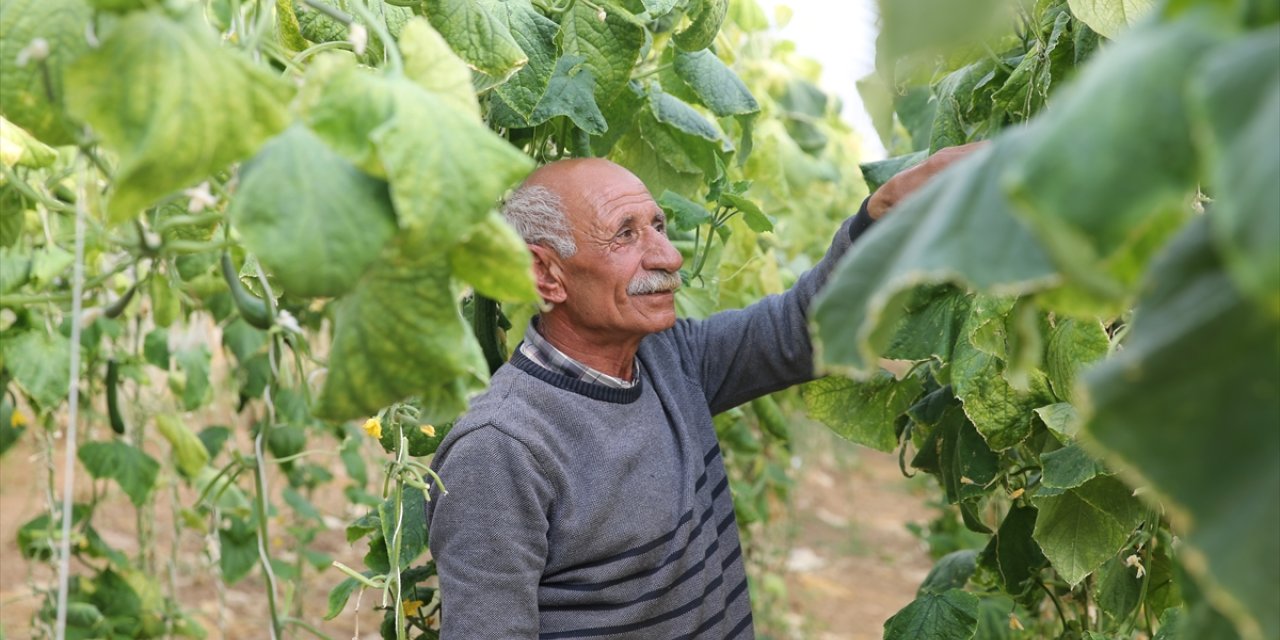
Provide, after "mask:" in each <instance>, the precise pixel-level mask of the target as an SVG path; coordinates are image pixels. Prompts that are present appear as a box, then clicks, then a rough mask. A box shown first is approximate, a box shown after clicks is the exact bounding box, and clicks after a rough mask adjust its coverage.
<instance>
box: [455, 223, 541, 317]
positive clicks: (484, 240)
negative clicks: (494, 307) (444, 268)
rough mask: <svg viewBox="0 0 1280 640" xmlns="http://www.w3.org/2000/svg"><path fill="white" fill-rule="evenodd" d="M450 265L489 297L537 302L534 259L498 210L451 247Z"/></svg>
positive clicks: (462, 277) (459, 276) (522, 240)
mask: <svg viewBox="0 0 1280 640" xmlns="http://www.w3.org/2000/svg"><path fill="white" fill-rule="evenodd" d="M449 266H450V267H451V268H452V269H453V273H454V275H455V276H457V277H458V278H459V279H461V280H463V281H465V282H467V283H469V284H471V286H473V287H475V289H476V291H479V292H480V293H481V294H483V295H485V296H486V297H489V298H493V299H494V300H502V301H504V302H537V301H538V290H537V286H536V285H535V283H534V280H533V260H532V258H530V256H529V250H528V248H526V246H525V243H524V239H523V238H521V237H520V235H519V234H518V233H516V231H515V229H512V228H511V225H509V224H507V221H506V220H504V219H503V218H502V216H501V215H499V214H497V213H490V214H489V215H488V216H487V217H485V219H484V220H483V221H481V222H480V223H479V224H477V225H475V226H474V227H473V228H472V231H471V234H470V235H469V236H467V238H466V240H464V241H462V243H460V244H458V245H456V246H454V247H453V249H451V250H450V251H449Z"/></svg>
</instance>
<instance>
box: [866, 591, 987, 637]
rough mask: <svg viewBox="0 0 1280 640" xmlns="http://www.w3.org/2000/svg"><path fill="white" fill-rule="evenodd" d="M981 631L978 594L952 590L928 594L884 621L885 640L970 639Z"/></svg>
mask: <svg viewBox="0 0 1280 640" xmlns="http://www.w3.org/2000/svg"><path fill="white" fill-rule="evenodd" d="M977 631H978V596H975V595H973V594H972V593H968V592H966V591H961V590H959V589H951V590H949V591H944V592H942V593H933V592H930V593H926V594H924V595H922V596H919V597H917V598H916V599H915V600H913V601H912V602H911V604H908V605H907V606H906V607H903V608H902V610H901V611H899V612H897V613H895V614H893V617H892V618H889V619H888V620H886V621H885V623H884V638H885V640H918V639H920V638H929V640H969V638H972V637H973V634H974V633H976V632H977Z"/></svg>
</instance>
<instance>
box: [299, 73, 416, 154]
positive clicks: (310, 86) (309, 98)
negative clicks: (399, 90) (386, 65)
mask: <svg viewBox="0 0 1280 640" xmlns="http://www.w3.org/2000/svg"><path fill="white" fill-rule="evenodd" d="M390 85H391V83H390V82H388V81H387V80H386V79H384V78H382V77H380V76H378V75H377V74H375V73H373V72H371V71H369V70H366V69H361V68H359V67H357V66H356V62H355V60H354V59H353V58H351V56H348V55H343V54H339V53H329V54H320V55H318V56H316V57H315V58H314V59H313V60H312V62H311V65H310V66H309V67H307V75H306V78H305V82H304V84H303V88H302V92H301V93H300V95H299V97H298V105H299V106H300V107H301V110H302V113H303V117H304V119H305V121H306V123H307V125H309V126H310V127H311V129H312V131H315V132H316V134H317V135H319V136H320V137H321V138H322V139H323V140H324V141H325V142H327V143H328V144H329V146H331V147H333V149H334V151H337V152H338V153H340V154H342V156H343V157H345V158H346V159H347V160H349V161H351V162H352V163H354V164H355V165H356V166H357V167H360V168H361V169H363V170H364V171H365V172H367V173H369V174H372V175H374V176H377V177H379V178H385V177H386V175H387V170H386V168H385V167H383V166H382V161H381V160H380V159H379V158H378V154H377V150H376V149H375V147H374V146H373V143H372V141H371V140H370V137H371V135H372V134H373V132H374V131H375V130H376V129H378V128H379V127H381V126H382V125H383V124H384V123H386V122H387V121H389V120H390V119H391V118H392V117H393V116H394V115H395V113H396V102H395V93H394V92H393V91H392V90H391V87H390Z"/></svg>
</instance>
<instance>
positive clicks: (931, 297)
mask: <svg viewBox="0 0 1280 640" xmlns="http://www.w3.org/2000/svg"><path fill="white" fill-rule="evenodd" d="M970 303H971V296H968V295H966V294H965V293H964V292H963V291H961V290H959V289H957V288H955V287H952V286H947V285H942V286H932V287H919V288H917V289H916V290H915V291H914V293H913V294H912V297H911V299H910V300H908V301H907V303H906V305H905V309H904V310H903V314H902V319H901V320H900V322H899V324H898V326H897V327H896V328H895V329H894V331H893V338H892V341H891V342H890V343H889V345H888V347H886V348H885V351H884V357H886V358H893V359H896V360H928V359H929V358H938V359H939V360H941V361H943V362H950V361H951V352H952V349H954V347H955V344H956V341H957V340H958V339H960V335H961V333H960V332H961V330H962V328H963V327H964V323H965V321H966V320H967V319H968V318H969V311H970Z"/></svg>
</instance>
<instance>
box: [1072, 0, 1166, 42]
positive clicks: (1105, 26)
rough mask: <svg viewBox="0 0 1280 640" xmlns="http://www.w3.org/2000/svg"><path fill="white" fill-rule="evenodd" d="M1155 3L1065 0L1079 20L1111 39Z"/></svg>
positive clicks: (1117, 0) (1139, 0)
mask: <svg viewBox="0 0 1280 640" xmlns="http://www.w3.org/2000/svg"><path fill="white" fill-rule="evenodd" d="M1155 5H1156V3H1155V1H1154V0H1067V6H1069V7H1071V13H1072V14H1074V15H1075V16H1076V17H1077V18H1079V19H1080V21H1081V22H1083V23H1085V24H1087V25H1089V28H1090V29H1093V30H1094V31H1097V32H1098V33H1101V34H1102V35H1104V36H1106V37H1108V38H1111V39H1113V40H1114V39H1115V37H1116V36H1118V35H1120V32H1121V31H1124V30H1125V29H1127V28H1128V27H1130V26H1131V25H1133V23H1135V22H1137V21H1138V20H1139V19H1141V18H1142V17H1143V16H1145V15H1147V13H1148V12H1149V11H1151V8H1152V7H1154V6H1155Z"/></svg>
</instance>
